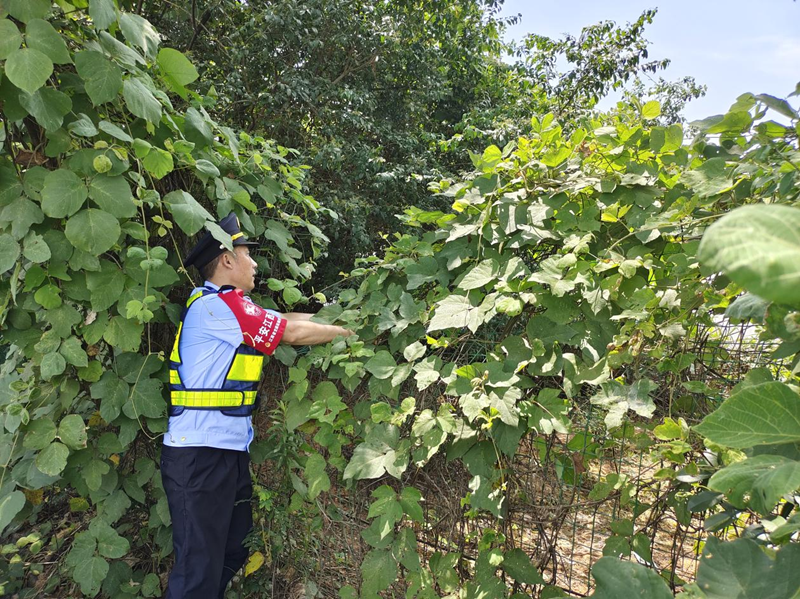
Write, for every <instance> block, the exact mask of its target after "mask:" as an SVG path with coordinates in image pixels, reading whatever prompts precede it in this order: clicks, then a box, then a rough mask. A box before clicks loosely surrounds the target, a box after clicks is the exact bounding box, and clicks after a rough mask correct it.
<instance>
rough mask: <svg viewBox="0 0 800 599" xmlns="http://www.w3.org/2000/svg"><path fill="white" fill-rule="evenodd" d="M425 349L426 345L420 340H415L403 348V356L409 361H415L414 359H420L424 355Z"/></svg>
mask: <svg viewBox="0 0 800 599" xmlns="http://www.w3.org/2000/svg"><path fill="white" fill-rule="evenodd" d="M425 351H426V349H425V346H424V345H422V344H421V343H420V342H419V341H415V342H414V343H412V344H411V345H409V346H407V347H406V348H405V349H404V350H403V357H404V358H405V359H406V360H408V361H409V362H413V361H414V360H419V359H420V358H421V357H422V356H424V355H425Z"/></svg>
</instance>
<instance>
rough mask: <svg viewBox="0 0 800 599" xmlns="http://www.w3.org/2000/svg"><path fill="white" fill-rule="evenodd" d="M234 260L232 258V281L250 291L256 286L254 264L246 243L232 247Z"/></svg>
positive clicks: (255, 265)
mask: <svg viewBox="0 0 800 599" xmlns="http://www.w3.org/2000/svg"><path fill="white" fill-rule="evenodd" d="M233 253H234V255H235V256H234V257H235V258H236V259H235V260H232V261H231V262H232V264H233V272H231V278H232V279H233V281H232V283H233V285H235V286H236V287H238V288H239V289H242V290H243V291H245V292H249V291H252V290H253V289H254V288H255V286H256V267H257V266H258V264H256V262H255V260H253V259H252V258H251V257H250V248H249V247H247V246H246V245H237V246H236V247H234V248H233Z"/></svg>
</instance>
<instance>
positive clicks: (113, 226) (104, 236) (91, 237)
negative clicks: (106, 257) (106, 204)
mask: <svg viewBox="0 0 800 599" xmlns="http://www.w3.org/2000/svg"><path fill="white" fill-rule="evenodd" d="M64 234H65V235H66V236H67V239H69V242H70V243H71V244H72V245H73V246H74V247H76V248H78V249H79V250H83V251H84V252H86V253H88V254H91V255H92V256H99V255H100V254H102V253H103V252H106V251H108V250H109V249H111V247H112V246H113V245H114V244H115V243H116V242H117V239H119V234H120V227H119V221H118V220H117V219H116V218H114V217H113V216H112V215H110V214H109V213H108V212H103V211H102V210H96V209H94V208H87V209H86V210H81V211H80V212H78V213H77V214H76V215H75V216H73V217H72V218H70V219H69V220H68V221H67V226H66V227H65V228H64Z"/></svg>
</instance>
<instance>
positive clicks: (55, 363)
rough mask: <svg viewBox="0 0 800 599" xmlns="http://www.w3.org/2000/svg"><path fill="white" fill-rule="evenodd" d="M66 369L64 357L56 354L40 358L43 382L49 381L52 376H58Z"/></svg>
mask: <svg viewBox="0 0 800 599" xmlns="http://www.w3.org/2000/svg"><path fill="white" fill-rule="evenodd" d="M66 368H67V362H66V360H64V356H62V355H61V354H59V353H57V352H52V353H49V354H47V355H46V356H44V357H43V358H42V364H41V374H42V378H43V379H44V380H49V379H51V378H53V377H54V376H58V375H59V374H61V373H62V372H64V370H65V369H66Z"/></svg>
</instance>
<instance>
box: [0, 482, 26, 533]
mask: <svg viewBox="0 0 800 599" xmlns="http://www.w3.org/2000/svg"><path fill="white" fill-rule="evenodd" d="M24 507H25V495H24V494H23V493H22V491H12V492H11V493H9V494H8V495H6V496H5V497H3V499H2V500H0V533H2V532H3V529H4V528H5V527H6V526H8V525H9V524H10V523H11V521H12V520H13V519H14V516H16V515H17V514H19V513H20V512H21V511H22V508H24Z"/></svg>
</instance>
